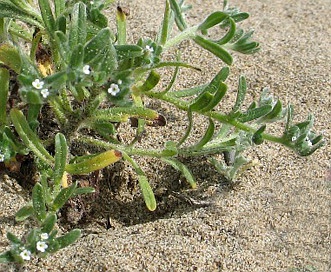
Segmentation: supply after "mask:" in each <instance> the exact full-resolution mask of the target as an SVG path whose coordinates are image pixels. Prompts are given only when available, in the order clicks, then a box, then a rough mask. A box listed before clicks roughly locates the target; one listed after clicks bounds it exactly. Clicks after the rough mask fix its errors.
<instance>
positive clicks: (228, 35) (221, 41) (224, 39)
mask: <svg viewBox="0 0 331 272" xmlns="http://www.w3.org/2000/svg"><path fill="white" fill-rule="evenodd" d="M229 21H230V28H229V30H228V32H227V33H226V34H225V35H224V36H223V37H222V38H221V39H219V40H217V41H215V42H216V43H217V44H219V45H222V44H226V43H228V42H229V41H231V39H232V38H233V37H234V35H235V33H236V22H235V21H234V20H233V19H232V18H229Z"/></svg>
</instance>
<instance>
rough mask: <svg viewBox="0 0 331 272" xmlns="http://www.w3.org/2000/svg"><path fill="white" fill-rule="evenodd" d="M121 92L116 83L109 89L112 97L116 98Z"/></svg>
mask: <svg viewBox="0 0 331 272" xmlns="http://www.w3.org/2000/svg"><path fill="white" fill-rule="evenodd" d="M119 92H120V88H119V87H118V85H117V84H115V83H112V84H111V85H110V87H109V88H108V93H109V94H111V95H112V96H116V95H117V94H118V93H119Z"/></svg>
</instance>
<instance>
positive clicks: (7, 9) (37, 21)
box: [0, 0, 44, 29]
mask: <svg viewBox="0 0 331 272" xmlns="http://www.w3.org/2000/svg"><path fill="white" fill-rule="evenodd" d="M5 17H7V18H11V19H18V20H21V21H22V22H25V23H28V24H31V25H33V26H36V27H38V28H41V29H43V28H44V26H43V25H42V23H41V22H42V19H41V17H40V16H39V15H38V14H37V13H35V12H31V10H30V11H27V10H23V9H21V8H19V7H18V6H16V5H14V4H12V3H10V2H8V1H6V0H1V1H0V18H5Z"/></svg>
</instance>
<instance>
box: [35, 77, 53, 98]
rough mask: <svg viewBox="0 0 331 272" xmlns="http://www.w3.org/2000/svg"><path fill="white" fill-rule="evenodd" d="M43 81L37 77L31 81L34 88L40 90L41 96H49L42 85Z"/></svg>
mask: <svg viewBox="0 0 331 272" xmlns="http://www.w3.org/2000/svg"><path fill="white" fill-rule="evenodd" d="M44 84H45V82H44V81H42V80H40V79H39V78H37V79H35V80H34V81H33V82H32V86H33V87H34V88H36V89H37V90H41V91H40V93H41V95H42V96H43V98H47V97H48V96H49V91H48V89H47V88H43V87H44Z"/></svg>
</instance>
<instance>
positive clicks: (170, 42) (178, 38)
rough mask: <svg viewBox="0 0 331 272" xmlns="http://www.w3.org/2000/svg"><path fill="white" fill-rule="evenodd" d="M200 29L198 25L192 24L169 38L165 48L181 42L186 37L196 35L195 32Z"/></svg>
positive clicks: (189, 37)
mask: <svg viewBox="0 0 331 272" xmlns="http://www.w3.org/2000/svg"><path fill="white" fill-rule="evenodd" d="M197 30H198V26H192V27H189V28H187V29H185V30H184V31H183V32H181V33H180V34H178V35H177V36H176V37H173V38H172V39H170V40H168V41H167V42H166V43H165V44H164V46H163V49H164V50H167V49H169V48H171V47H173V46H175V45H176V44H179V43H180V42H181V41H183V40H186V39H191V38H193V37H194V35H195V33H196V32H197Z"/></svg>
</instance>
